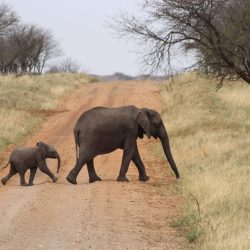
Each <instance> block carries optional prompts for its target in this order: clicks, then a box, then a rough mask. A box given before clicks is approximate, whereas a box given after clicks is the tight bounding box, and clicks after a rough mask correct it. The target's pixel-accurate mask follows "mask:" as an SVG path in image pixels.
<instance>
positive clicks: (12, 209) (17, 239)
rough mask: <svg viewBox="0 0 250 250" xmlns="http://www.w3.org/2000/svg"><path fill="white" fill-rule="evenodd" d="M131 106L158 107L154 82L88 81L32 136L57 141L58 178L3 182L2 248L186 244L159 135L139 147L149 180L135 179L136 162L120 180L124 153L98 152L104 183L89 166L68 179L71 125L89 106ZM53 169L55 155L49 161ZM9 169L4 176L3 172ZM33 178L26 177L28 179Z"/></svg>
mask: <svg viewBox="0 0 250 250" xmlns="http://www.w3.org/2000/svg"><path fill="white" fill-rule="evenodd" d="M129 104H133V105H136V106H138V107H150V108H153V109H156V110H158V111H160V110H161V106H160V96H159V89H158V87H157V84H153V83H149V82H123V83H120V82H116V83H95V84H88V85H84V86H82V87H81V88H79V89H78V90H76V91H74V93H71V94H69V95H68V96H66V97H65V98H64V100H62V108H63V109H66V110H68V111H65V112H63V113H59V114H55V115H53V116H51V117H49V118H48V121H47V122H46V123H45V124H44V126H43V127H42V129H41V130H40V131H39V132H38V133H36V134H34V135H33V136H32V138H30V139H29V141H28V143H27V145H35V143H36V142H37V141H40V140H42V141H45V142H47V143H50V144H53V145H54V146H55V147H56V148H57V150H58V151H59V153H60V155H61V158H62V167H61V171H60V173H59V180H58V182H57V183H51V180H50V179H49V178H48V177H47V176H46V175H44V174H42V173H41V172H40V171H38V172H37V175H36V177H35V181H34V183H35V185H34V186H32V187H21V186H19V176H18V175H16V176H14V177H13V178H12V179H11V181H9V182H8V184H7V185H6V186H2V185H1V186H0V249H61V250H62V249H136V250H140V249H183V248H184V246H185V240H184V239H183V238H181V237H180V236H178V232H177V231H176V230H175V229H174V228H172V227H171V226H170V224H171V222H172V221H173V219H174V218H176V217H177V216H178V209H179V207H180V203H181V201H180V198H178V197H177V196H173V194H172V193H171V191H169V190H170V188H171V185H172V184H173V183H174V182H175V181H176V180H175V178H174V176H173V174H172V173H171V171H170V170H169V167H168V164H167V163H166V162H165V161H164V162H162V161H159V159H157V157H156V156H155V155H154V154H153V153H152V146H153V145H155V144H154V143H157V141H155V140H147V139H143V140H140V142H139V150H140V152H141V156H142V159H143V161H144V163H145V165H146V169H147V173H148V175H149V176H150V181H148V182H146V183H141V182H139V181H138V173H137V170H136V168H135V166H134V165H133V164H132V163H131V166H130V168H129V172H128V175H127V176H128V178H129V179H130V182H128V183H120V182H117V181H116V178H117V175H118V173H119V168H120V162H121V156H122V151H121V150H117V151H115V152H113V153H111V154H107V155H102V156H99V157H97V158H95V166H96V171H97V173H98V175H99V176H100V177H101V178H102V180H103V181H102V182H96V183H92V184H89V183H88V175H87V168H86V167H84V168H83V169H82V171H81V173H80V175H79V176H78V185H76V186H74V185H71V184H69V183H68V182H67V181H66V180H65V177H66V175H67V174H68V172H69V170H70V169H71V168H72V167H73V165H74V163H75V149H74V140H73V133H72V128H73V126H74V124H75V122H76V120H77V118H78V117H79V115H80V114H81V113H82V112H84V111H85V110H87V109H89V108H92V107H94V106H107V107H115V106H122V105H129ZM48 165H49V167H50V169H52V170H53V172H55V170H56V161H54V160H49V161H48ZM6 171H7V170H4V171H2V172H0V177H1V178H2V177H3V176H5V175H6ZM26 178H28V177H26Z"/></svg>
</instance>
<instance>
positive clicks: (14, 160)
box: [2, 142, 61, 186]
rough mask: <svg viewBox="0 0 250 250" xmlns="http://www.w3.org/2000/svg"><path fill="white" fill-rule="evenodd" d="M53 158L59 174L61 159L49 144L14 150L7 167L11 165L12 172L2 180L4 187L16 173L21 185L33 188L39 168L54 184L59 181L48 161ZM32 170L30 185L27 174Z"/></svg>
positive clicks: (40, 143)
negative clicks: (26, 180) (27, 181)
mask: <svg viewBox="0 0 250 250" xmlns="http://www.w3.org/2000/svg"><path fill="white" fill-rule="evenodd" d="M47 158H52V159H57V161H58V165H57V173H58V172H59V169H60V163H61V158H60V156H59V153H58V152H57V151H56V149H55V148H54V147H53V146H52V145H49V144H46V143H44V142H37V144H36V147H22V148H17V149H15V150H13V152H12V153H11V155H10V158H9V161H8V164H7V165H6V166H5V167H7V166H8V165H9V164H10V171H9V174H8V175H7V176H5V177H4V178H3V179H2V183H3V185H5V184H6V183H7V181H8V180H9V179H10V178H11V177H12V176H13V175H15V174H16V173H18V174H19V176H20V184H21V185H22V186H31V185H33V180H34V177H35V174H36V171H37V167H39V169H40V170H41V171H42V172H43V173H45V174H47V175H48V176H49V177H50V178H51V179H52V181H53V182H56V181H57V177H55V176H54V174H53V173H52V172H51V171H50V170H49V168H48V166H47V164H46V159H47ZM28 169H30V178H29V183H28V184H27V183H26V182H25V173H26V171H27V170H28Z"/></svg>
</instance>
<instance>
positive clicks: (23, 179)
mask: <svg viewBox="0 0 250 250" xmlns="http://www.w3.org/2000/svg"><path fill="white" fill-rule="evenodd" d="M25 173H26V170H24V169H21V170H20V171H19V172H18V174H19V176H20V185H21V186H28V184H27V183H26V181H25Z"/></svg>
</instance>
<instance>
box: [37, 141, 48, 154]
mask: <svg viewBox="0 0 250 250" xmlns="http://www.w3.org/2000/svg"><path fill="white" fill-rule="evenodd" d="M36 146H37V147H39V151H40V152H41V156H42V158H45V157H46V148H45V145H44V143H42V142H40V141H39V142H37V143H36Z"/></svg>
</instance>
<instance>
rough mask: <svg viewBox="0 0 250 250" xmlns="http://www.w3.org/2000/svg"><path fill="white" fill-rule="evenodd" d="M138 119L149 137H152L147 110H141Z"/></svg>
mask: <svg viewBox="0 0 250 250" xmlns="http://www.w3.org/2000/svg"><path fill="white" fill-rule="evenodd" d="M136 121H137V123H138V125H139V126H140V127H141V128H142V129H143V130H144V132H145V133H146V135H147V137H148V139H150V138H151V134H150V122H149V119H148V115H147V113H146V111H143V110H140V111H139V112H138V114H137V117H136Z"/></svg>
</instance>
